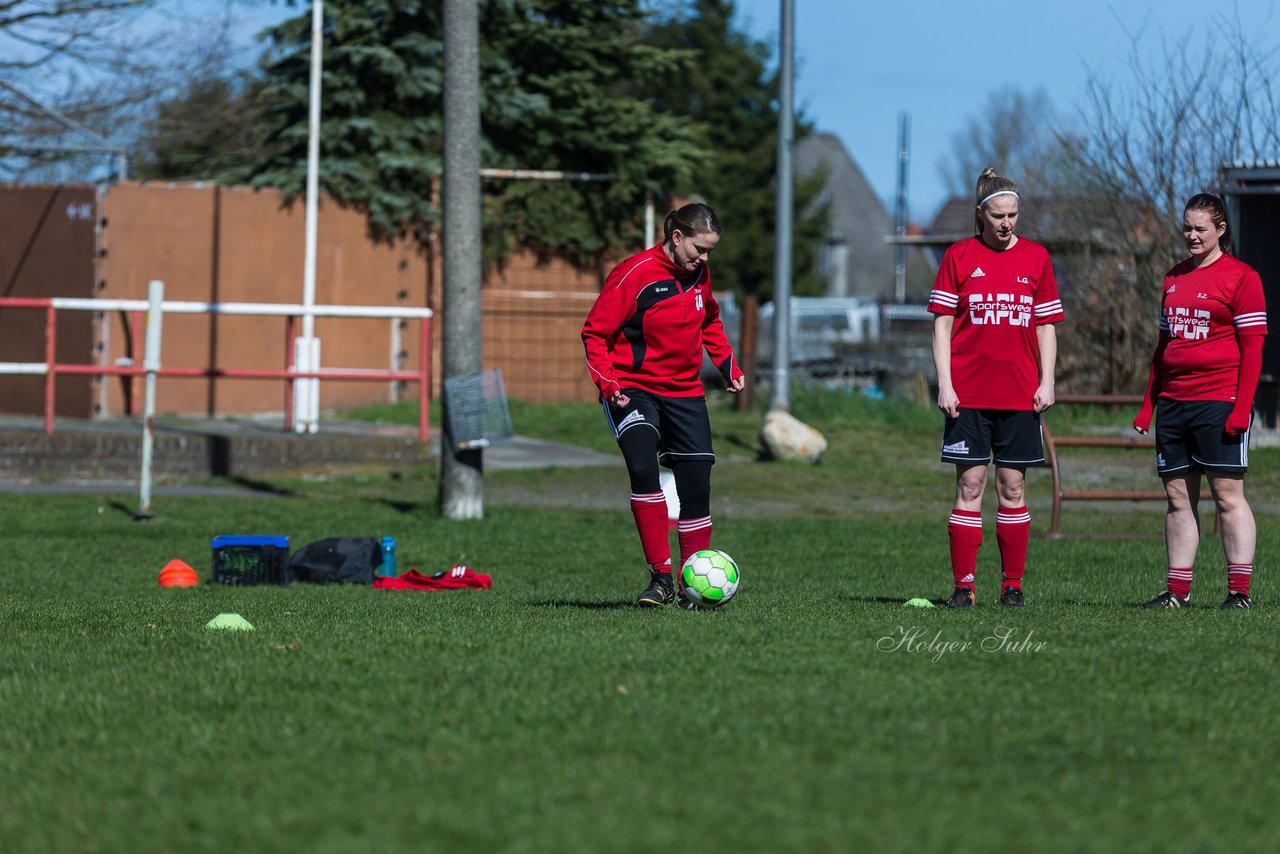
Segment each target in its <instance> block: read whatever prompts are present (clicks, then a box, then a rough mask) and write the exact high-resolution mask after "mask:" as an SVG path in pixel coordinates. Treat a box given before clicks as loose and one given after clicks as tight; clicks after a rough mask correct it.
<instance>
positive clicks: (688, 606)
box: [676, 591, 698, 611]
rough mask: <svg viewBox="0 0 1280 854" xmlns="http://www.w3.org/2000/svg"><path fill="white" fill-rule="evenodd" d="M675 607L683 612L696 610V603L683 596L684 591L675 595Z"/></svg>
mask: <svg viewBox="0 0 1280 854" xmlns="http://www.w3.org/2000/svg"><path fill="white" fill-rule="evenodd" d="M676 605H677V606H678V607H680V608H682V609H684V610H685V611H696V610H698V603H697V602H694V601H693V600H692V599H690V598H689V597H688V596H686V595H684V591H681V592H679V593H677V594H676Z"/></svg>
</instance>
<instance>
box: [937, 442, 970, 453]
mask: <svg viewBox="0 0 1280 854" xmlns="http://www.w3.org/2000/svg"><path fill="white" fill-rule="evenodd" d="M942 453H944V454H967V453H969V443H968V442H964V441H961V442H953V443H952V444H950V445H943V446H942Z"/></svg>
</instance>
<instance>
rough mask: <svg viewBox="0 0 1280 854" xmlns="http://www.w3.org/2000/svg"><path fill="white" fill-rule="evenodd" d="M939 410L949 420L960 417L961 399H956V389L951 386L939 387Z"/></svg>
mask: <svg viewBox="0 0 1280 854" xmlns="http://www.w3.org/2000/svg"><path fill="white" fill-rule="evenodd" d="M938 408H939V409H941V410H942V414H944V415H946V416H947V417H949V418H958V417H959V416H960V398H958V397H956V390H955V389H953V388H951V387H950V386H946V387H944V386H939V387H938Z"/></svg>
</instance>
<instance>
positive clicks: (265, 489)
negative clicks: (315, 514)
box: [227, 475, 298, 498]
mask: <svg viewBox="0 0 1280 854" xmlns="http://www.w3.org/2000/svg"><path fill="white" fill-rule="evenodd" d="M227 479H228V480H229V481H230V482H231V483H233V484H235V485H236V486H242V487H244V488H245V489H247V490H249V491H251V492H261V493H263V494H264V495H276V496H279V497H281V498H294V497H295V496H297V494H298V493H296V492H294V491H293V490H292V489H284V488H283V487H279V486H276V485H275V484H272V483H268V482H267V481H265V480H254V479H253V478H250V477H242V476H239V475H237V476H235V477H230V478H227Z"/></svg>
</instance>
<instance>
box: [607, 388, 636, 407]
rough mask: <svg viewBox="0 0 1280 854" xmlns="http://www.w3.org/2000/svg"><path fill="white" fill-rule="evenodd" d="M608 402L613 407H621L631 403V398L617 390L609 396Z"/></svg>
mask: <svg viewBox="0 0 1280 854" xmlns="http://www.w3.org/2000/svg"><path fill="white" fill-rule="evenodd" d="M609 402H610V403H612V404H613V405H614V406H617V407H623V406H626V405H627V404H628V403H630V402H631V398H629V397H627V396H626V395H625V394H623V393H622V389H618V390H617V391H615V392H614V393H613V394H611V395H609Z"/></svg>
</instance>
